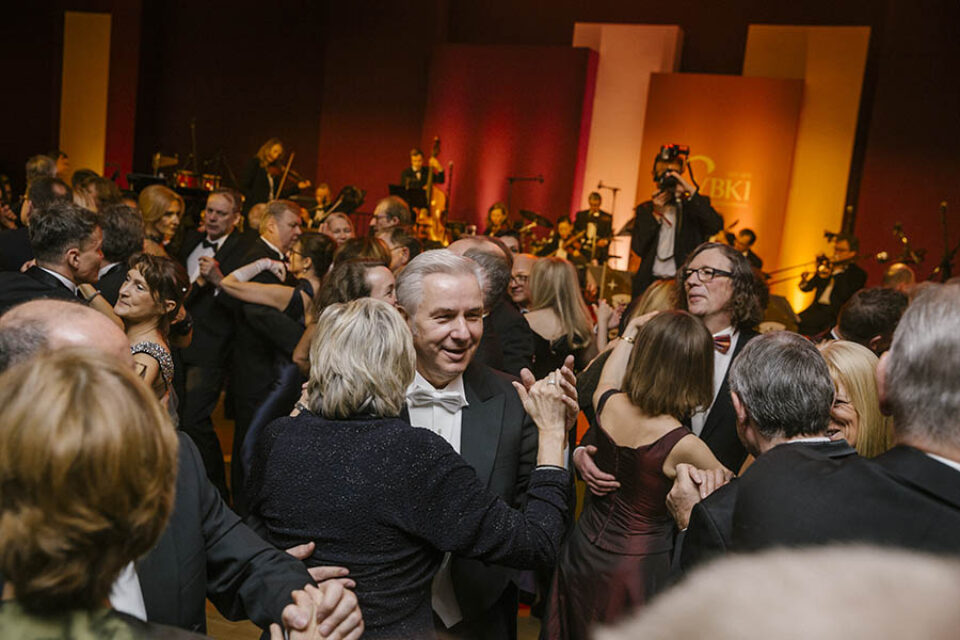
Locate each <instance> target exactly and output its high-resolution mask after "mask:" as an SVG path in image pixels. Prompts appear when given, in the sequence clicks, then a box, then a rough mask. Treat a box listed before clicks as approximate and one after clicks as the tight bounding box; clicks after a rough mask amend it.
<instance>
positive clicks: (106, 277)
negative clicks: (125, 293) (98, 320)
mask: <svg viewBox="0 0 960 640" xmlns="http://www.w3.org/2000/svg"><path fill="white" fill-rule="evenodd" d="M126 279H127V265H126V263H124V262H118V263H117V264H115V265H113V266H112V267H110V269H108V270H107V272H106V273H105V274H103V275H102V276H100V279H99V280H97V291H99V292H100V294H101V295H103V299H104V300H106V301H107V302H109V303H110V306H111V307H112V306H114V305H115V304H117V299H118V298H120V287H122V286H123V283H124V282H125V281H126Z"/></svg>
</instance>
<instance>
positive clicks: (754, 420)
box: [667, 331, 857, 573]
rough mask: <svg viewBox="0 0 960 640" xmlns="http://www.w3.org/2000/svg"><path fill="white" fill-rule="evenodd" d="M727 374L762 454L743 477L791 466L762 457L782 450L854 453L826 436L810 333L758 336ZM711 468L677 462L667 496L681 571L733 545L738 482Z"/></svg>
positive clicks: (825, 399)
mask: <svg viewBox="0 0 960 640" xmlns="http://www.w3.org/2000/svg"><path fill="white" fill-rule="evenodd" d="M729 379H730V396H731V401H732V403H733V407H734V411H735V412H736V416H737V434H738V435H739V437H740V440H741V442H743V444H744V446H745V447H746V449H747V451H748V452H750V454H751V455H753V456H754V457H756V458H758V459H760V458H761V456H763V458H762V459H763V460H764V464H763V465H759V464H756V465H754V466H751V467H750V468H748V469H747V471H746V472H745V474H744V478H747V477H750V476H751V475H752V474H754V473H762V471H760V469H770V472H768V473H775V474H789V473H791V472H792V469H791V468H790V467H789V466H777V465H771V464H767V456H768V455H769V456H772V458H771V459H774V458H777V457H778V456H779V452H780V451H783V450H790V451H801V450H802V453H797V454H796V455H805V456H809V457H811V458H815V459H819V460H836V461H842V460H845V459H848V458H850V457H853V456H856V455H857V453H856V450H855V449H854V448H853V447H851V446H850V445H849V444H847V442H846V441H845V440H836V441H830V440H829V439H828V438H827V437H826V434H827V431H828V429H829V427H830V410H831V408H832V406H833V398H834V387H833V380H832V379H831V377H830V371H829V370H828V369H827V363H826V362H825V361H824V359H823V356H821V355H820V352H819V351H817V349H816V347H814V346H813V344H812V343H811V342H810V341H809V340H806V339H804V338H802V337H800V336H798V335H797V334H794V333H788V332H785V331H782V332H776V333H770V334H767V335H764V336H759V337H757V338H756V339H754V340H751V341H750V344H748V345H747V346H746V347H744V348H743V350H742V351H741V353H740V355H739V356H738V357H737V359H736V360H735V361H734V362H733V364H732V365H731V367H730V376H729ZM711 473H712V472H710V471H705V470H703V469H695V468H693V467H691V466H690V465H678V467H677V478H676V480H675V481H674V483H673V488H672V489H671V490H670V493H669V494H668V495H667V507H668V508H669V509H670V512H671V514H672V515H673V517H674V520H675V521H676V522H677V527H678V528H679V529H680V535H679V536H678V538H677V543H676V546H675V547H674V560H675V568H676V569H678V570H679V572H682V573H687V572H689V571H690V570H691V569H692V568H694V567H695V566H696V565H699V564H701V563H703V562H705V561H707V560H710V559H712V558H714V557H717V556H719V555H722V554H724V553H726V552H727V550H728V549H729V547H730V544H731V538H732V534H733V510H734V505H735V504H736V501H737V489H738V487H739V486H740V481H739V480H737V479H736V478H734V479H733V480H731V481H730V483H729V484H726V485H723V481H724V479H725V478H723V477H722V476H721V477H719V478H717V477H711ZM713 475H714V476H716V475H717V474H713ZM720 485H722V486H720ZM717 487H719V488H717ZM714 488H716V490H714Z"/></svg>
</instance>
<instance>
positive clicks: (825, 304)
mask: <svg viewBox="0 0 960 640" xmlns="http://www.w3.org/2000/svg"><path fill="white" fill-rule="evenodd" d="M859 250H860V241H859V240H857V238H855V237H854V236H852V235H850V234H848V233H840V234H837V236H836V237H835V238H834V243H833V266H832V267H831V268H830V273H829V275H826V276H823V275H821V274H820V273H815V274H814V275H813V276H812V277H810V278H803V279H801V281H800V290H801V291H813V292H814V297H813V302H811V303H810V306H809V307H807V308H806V309H804V310H803V311H801V312H800V327H799V328H798V331H799V332H800V333H802V334H803V335H805V336H814V335H817V334H818V333H820V332H822V331H826V330H827V329H829V328H830V327H832V326H833V324H834V323H835V322H836V320H837V314H838V313H839V312H840V307H842V306H843V305H844V303H846V301H847V300H849V299H850V296H852V295H853V294H854V293H856V292H857V291H858V290H860V289H862V288H863V287H864V285H865V284H867V272H866V271H864V270H863V269H861V268H860V267H858V266H857V265H856V264H855V263H854V260H856V259H857V252H858V251H859ZM804 275H806V274H804Z"/></svg>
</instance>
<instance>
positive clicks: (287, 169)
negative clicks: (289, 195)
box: [265, 152, 311, 193]
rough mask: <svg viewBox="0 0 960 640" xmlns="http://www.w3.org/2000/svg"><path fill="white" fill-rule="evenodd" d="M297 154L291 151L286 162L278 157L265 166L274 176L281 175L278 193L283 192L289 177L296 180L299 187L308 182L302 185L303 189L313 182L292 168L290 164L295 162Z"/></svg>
mask: <svg viewBox="0 0 960 640" xmlns="http://www.w3.org/2000/svg"><path fill="white" fill-rule="evenodd" d="M295 155H296V154H295V153H293V152H290V157H289V158H288V159H287V163H286V164H283V163H282V162H280V158H277V159H276V160H274V161H273V162H271V163H270V164H268V165H267V166H266V167H265V169H266V171H267V173H269V174H270V175H271V176H273V177H274V178H276V177H278V176H279V177H280V185H279V186H278V187H277V193H281V192H282V191H283V185H284V183H285V182H286V181H287V179H288V178H289V179H290V180H293V181H296V183H297V186H298V187H300V185H301V184H303V183H306V184H305V185H304V186H303V187H300V188H302V189H306V188H308V187H310V185H311V182H310V181H309V180H308V179H306V178H304V177H303V176H301V175H300V174H299V173H297V172H296V171H294V170H293V169H292V168H291V166H290V165H292V164H293V157H294V156H295Z"/></svg>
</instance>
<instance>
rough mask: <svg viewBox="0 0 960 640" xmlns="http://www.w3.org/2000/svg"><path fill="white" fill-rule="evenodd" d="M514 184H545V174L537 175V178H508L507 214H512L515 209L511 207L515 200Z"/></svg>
mask: <svg viewBox="0 0 960 640" xmlns="http://www.w3.org/2000/svg"><path fill="white" fill-rule="evenodd" d="M514 182H539V183H540V184H543V174H542V173H540V174H537V175H535V176H507V212H508V213H512V212H513V208H512V207H511V206H510V202H511V200H512V199H513V183H514Z"/></svg>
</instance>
